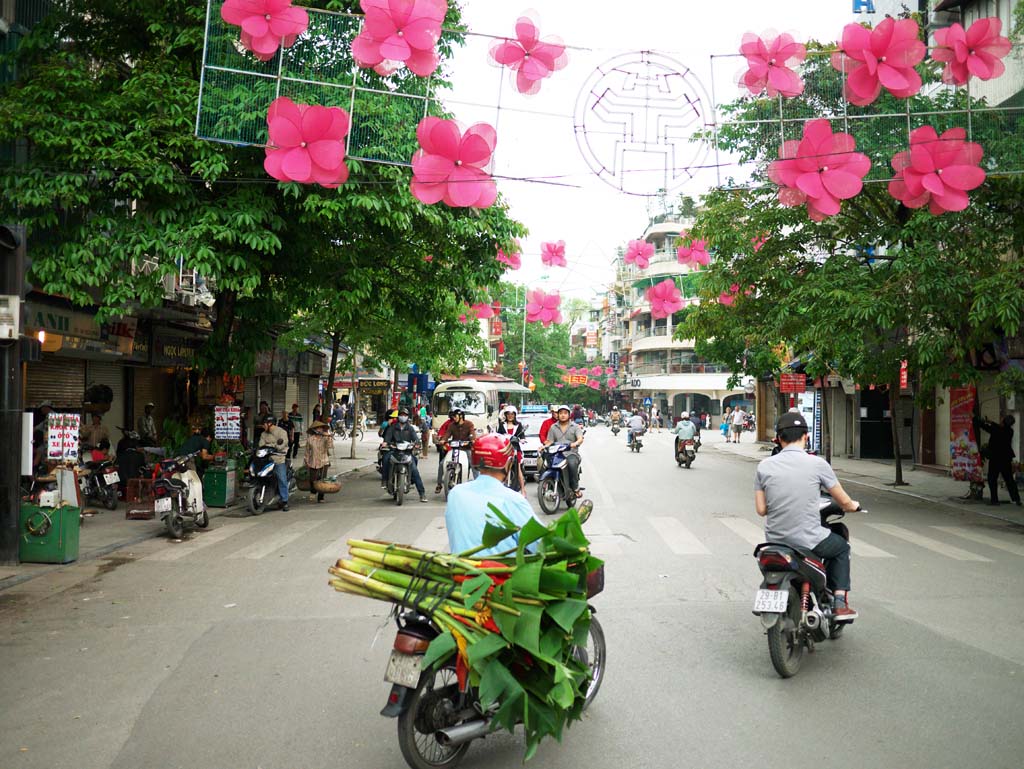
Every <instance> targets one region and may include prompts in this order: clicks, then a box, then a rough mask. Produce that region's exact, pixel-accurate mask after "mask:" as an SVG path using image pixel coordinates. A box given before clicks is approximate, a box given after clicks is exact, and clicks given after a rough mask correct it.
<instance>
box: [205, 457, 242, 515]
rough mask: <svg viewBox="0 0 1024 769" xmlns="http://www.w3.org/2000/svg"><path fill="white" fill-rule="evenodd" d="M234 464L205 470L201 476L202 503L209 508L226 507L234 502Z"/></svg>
mask: <svg viewBox="0 0 1024 769" xmlns="http://www.w3.org/2000/svg"><path fill="white" fill-rule="evenodd" d="M235 479H236V471H235V463H234V461H233V460H230V459H229V460H228V461H227V463H226V464H224V465H214V466H213V467H210V468H207V470H206V473H205V474H204V475H203V501H205V502H206V504H207V505H208V506H209V507H227V506H228V505H230V504H231V503H232V502H234V501H235Z"/></svg>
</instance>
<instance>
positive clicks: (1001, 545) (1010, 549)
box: [932, 526, 1024, 555]
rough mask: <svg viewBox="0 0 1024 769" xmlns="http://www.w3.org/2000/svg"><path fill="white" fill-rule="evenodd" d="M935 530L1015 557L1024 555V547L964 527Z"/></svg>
mask: <svg viewBox="0 0 1024 769" xmlns="http://www.w3.org/2000/svg"><path fill="white" fill-rule="evenodd" d="M932 528H933V529H938V530H939V531H942V532H945V533H946V534H952V535H953V536H956V537H963V538H964V539H969V540H971V542H977V543H978V544H981V545H988V546H989V547H994V548H996V549H997V550H1005V551H1006V552H1007V553H1013V554H1014V555H1024V546H1021V545H1016V544H1014V543H1012V542H1007V541H1006V540H1004V539H997V538H996V537H990V536H988V535H986V534H979V533H978V532H976V531H974V530H973V529H966V528H964V527H962V526H932Z"/></svg>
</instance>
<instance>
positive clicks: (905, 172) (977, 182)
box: [889, 126, 985, 215]
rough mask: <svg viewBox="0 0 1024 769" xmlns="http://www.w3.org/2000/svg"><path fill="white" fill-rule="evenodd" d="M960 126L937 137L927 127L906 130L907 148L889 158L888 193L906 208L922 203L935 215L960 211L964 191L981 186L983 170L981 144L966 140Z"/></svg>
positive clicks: (964, 132) (962, 204)
mask: <svg viewBox="0 0 1024 769" xmlns="http://www.w3.org/2000/svg"><path fill="white" fill-rule="evenodd" d="M966 138H967V132H966V131H965V130H964V129H963V128H950V129H949V130H948V131H944V132H943V133H942V136H939V135H938V134H937V133H936V131H935V129H934V128H932V127H931V126H922V127H921V128H918V129H915V130H914V131H911V133H910V150H909V151H904V152H898V153H897V154H895V155H894V156H893V158H892V167H893V170H895V171H896V178H895V179H893V180H892V181H891V182H889V194H890V195H892V196H893V197H894V198H896V199H897V200H899V201H900V202H902V203H903V205H905V206H906V207H907V208H921V207H922V206H923V205H925V204H926V203H927V204H928V208H929V210H930V211H931V212H932V213H933V214H935V215H939V214H944V213H945V212H946V211H963V210H964V209H965V208H967V204H968V203H969V200H968V198H967V192H968V190H973V189H974V188H976V187H979V186H981V184H982V182H984V181H985V172H984V171H983V170H982V169H981V168H979V167H978V164H979V163H981V156H982V149H981V145H980V144H977V143H975V142H969V141H966Z"/></svg>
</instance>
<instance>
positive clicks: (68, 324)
mask: <svg viewBox="0 0 1024 769" xmlns="http://www.w3.org/2000/svg"><path fill="white" fill-rule="evenodd" d="M26 306H27V309H28V321H27V323H26V325H27V326H29V327H30V328H31V329H34V330H36V331H38V330H40V329H42V330H43V331H45V332H46V333H48V334H61V335H63V336H77V337H81V338H82V339H99V338H100V336H101V334H100V327H99V324H98V323H96V320H95V319H94V318H93V316H92V315H86V314H85V313H84V312H74V311H72V310H62V309H60V308H57V307H49V306H47V305H45V304H37V303H36V302H27V303H26Z"/></svg>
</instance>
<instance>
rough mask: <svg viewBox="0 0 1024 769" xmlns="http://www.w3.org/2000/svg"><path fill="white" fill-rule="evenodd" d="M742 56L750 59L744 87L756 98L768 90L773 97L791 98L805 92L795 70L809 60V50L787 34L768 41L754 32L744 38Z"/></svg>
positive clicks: (745, 73) (744, 74) (741, 47)
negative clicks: (794, 68)
mask: <svg viewBox="0 0 1024 769" xmlns="http://www.w3.org/2000/svg"><path fill="white" fill-rule="evenodd" d="M740 53H741V54H743V57H744V58H745V59H746V60H747V71H746V72H744V73H743V79H742V80H743V85H745V86H746V87H747V89H748V90H749V91H750V93H751V95H752V96H760V95H761V93H762V92H763V91H764V90H765V89H766V88H767V89H768V95H769V96H771V97H772V98H774V97H776V96H778V95H779V94H781V95H782V96H785V97H786V98H787V99H790V98H792V97H794V96H799V95H800V94H802V93H803V92H804V82H803V80H801V79H800V75H798V74H797V73H796V72H794V71H793V70H792V69H790V68H791V67H794V66H796V65H798V64H800V62H802V61H803V60H804V59H805V58H807V48H806V47H805V46H804V45H803V44H802V43H798V42H796V41H795V40H793V37H792V35H787V34H785V33H783V34H781V35H779V36H778V37H773V38H771V39H770V40H768V41H767V42H765V41H764V40H762V39H761V38H760V37H758V36H757V35H755V34H753V33H752V32H748V33H747V34H745V35H744V36H743V43H742V44H741V45H740Z"/></svg>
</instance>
